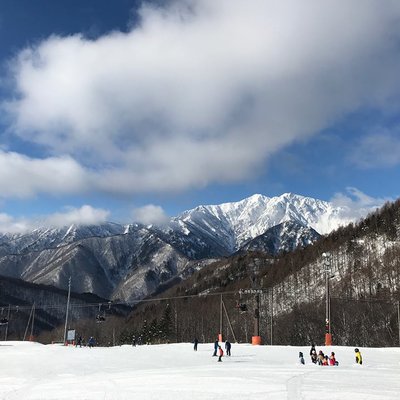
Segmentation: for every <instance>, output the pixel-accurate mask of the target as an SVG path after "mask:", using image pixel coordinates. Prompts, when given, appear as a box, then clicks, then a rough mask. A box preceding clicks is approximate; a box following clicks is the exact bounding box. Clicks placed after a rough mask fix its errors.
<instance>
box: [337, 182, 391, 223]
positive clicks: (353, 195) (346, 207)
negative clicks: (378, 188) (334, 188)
mask: <svg viewBox="0 0 400 400" xmlns="http://www.w3.org/2000/svg"><path fill="white" fill-rule="evenodd" d="M346 192H347V193H335V195H334V197H333V198H332V200H331V202H332V203H333V205H334V206H336V207H341V208H342V210H343V211H342V213H341V215H340V216H341V217H342V218H344V219H347V220H348V221H349V222H351V221H356V220H358V219H360V218H363V217H365V216H367V214H369V213H370V212H372V211H375V210H376V209H377V208H380V207H382V206H383V204H384V203H386V202H388V201H393V199H391V198H375V197H371V196H368V195H367V194H365V193H363V192H362V191H361V190H359V189H357V188H354V187H348V188H346Z"/></svg>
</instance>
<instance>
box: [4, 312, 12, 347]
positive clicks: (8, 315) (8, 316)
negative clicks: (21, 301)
mask: <svg viewBox="0 0 400 400" xmlns="http://www.w3.org/2000/svg"><path fill="white" fill-rule="evenodd" d="M10 311H11V304H9V305H8V313H7V325H6V333H5V337H4V340H7V335H8V324H9V323H10Z"/></svg>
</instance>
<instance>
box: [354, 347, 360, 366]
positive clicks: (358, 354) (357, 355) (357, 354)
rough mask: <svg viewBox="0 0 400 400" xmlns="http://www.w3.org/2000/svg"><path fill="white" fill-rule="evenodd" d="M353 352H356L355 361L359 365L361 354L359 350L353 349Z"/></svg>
mask: <svg viewBox="0 0 400 400" xmlns="http://www.w3.org/2000/svg"><path fill="white" fill-rule="evenodd" d="M354 352H355V353H356V363H357V364H360V365H361V364H362V356H361V353H360V350H358V349H354Z"/></svg>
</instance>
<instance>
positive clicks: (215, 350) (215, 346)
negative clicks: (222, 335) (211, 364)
mask: <svg viewBox="0 0 400 400" xmlns="http://www.w3.org/2000/svg"><path fill="white" fill-rule="evenodd" d="M218 347H219V344H218V340H216V341H215V343H214V353H213V357H217V351H218Z"/></svg>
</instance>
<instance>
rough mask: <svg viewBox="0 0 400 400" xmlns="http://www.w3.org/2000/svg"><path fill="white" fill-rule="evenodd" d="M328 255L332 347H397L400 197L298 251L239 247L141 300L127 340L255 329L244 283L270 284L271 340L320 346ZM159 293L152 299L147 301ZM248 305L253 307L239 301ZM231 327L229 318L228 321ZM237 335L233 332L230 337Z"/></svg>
mask: <svg viewBox="0 0 400 400" xmlns="http://www.w3.org/2000/svg"><path fill="white" fill-rule="evenodd" d="M323 253H329V254H330V257H329V262H330V273H329V286H330V299H331V300H330V301H331V324H332V334H333V341H334V344H338V345H339V344H340V345H360V346H378V345H379V346H382V345H385V346H393V345H398V344H399V336H398V335H399V332H398V301H399V300H400V292H399V288H400V201H396V202H394V203H388V204H386V205H385V206H384V207H383V208H382V209H381V210H377V211H376V212H374V213H372V214H371V215H369V216H368V217H367V218H366V219H364V220H362V221H361V222H359V223H357V224H351V225H349V226H347V227H344V228H339V229H338V230H336V231H334V232H332V233H331V234H329V235H328V236H324V237H322V238H321V239H320V240H318V241H317V242H315V243H314V244H313V245H310V246H308V247H307V248H305V249H302V250H297V251H295V252H293V253H287V254H281V255H279V256H278V257H274V258H271V257H268V256H266V255H265V254H262V253H239V254H236V255H235V256H233V257H229V258H226V259H224V260H222V261H219V262H216V263H213V264H211V265H209V266H207V267H205V268H203V269H202V270H201V271H199V272H197V273H195V274H194V275H193V276H192V277H190V278H189V279H187V280H186V281H183V282H180V283H178V284H176V285H175V286H173V287H172V288H169V289H168V290H165V291H164V292H163V293H160V294H159V295H158V297H159V299H160V300H159V301H149V302H148V303H142V304H140V305H139V306H138V307H137V309H136V310H135V311H134V312H133V313H132V315H131V316H130V318H129V320H128V321H127V322H126V324H125V323H124V324H123V326H124V335H123V336H122V339H123V340H129V338H130V337H131V336H133V335H134V336H136V337H138V336H142V337H143V340H144V341H150V342H157V341H164V340H171V341H188V340H192V339H193V338H194V337H195V336H197V337H199V339H200V340H203V341H212V340H215V337H216V335H217V334H218V332H219V329H220V317H221V296H220V293H223V296H222V300H223V306H224V308H223V312H222V316H223V333H224V335H225V336H227V337H229V338H230V339H231V340H234V339H235V338H236V339H237V340H238V341H249V340H250V339H251V336H252V335H253V331H254V329H253V324H254V312H255V309H256V303H255V298H256V296H255V295H244V294H242V295H240V294H239V291H240V289H244V288H252V287H253V288H256V287H257V288H263V289H264V290H263V294H262V295H261V296H260V300H261V305H260V310H259V311H260V323H261V335H262V337H263V341H264V343H271V342H272V343H274V344H307V343H310V342H315V343H322V342H323V340H324V334H325V289H326V286H325V279H326V275H325V269H324V268H325V267H324V265H323V262H324V260H323V257H322V254H323ZM149 300H152V299H149ZM241 303H245V304H246V306H247V310H248V311H247V312H242V311H241V310H240V308H238V307H237V305H238V304H241ZM227 316H229V321H230V323H231V326H230V325H229V323H228V318H227ZM233 335H234V336H235V338H233Z"/></svg>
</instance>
